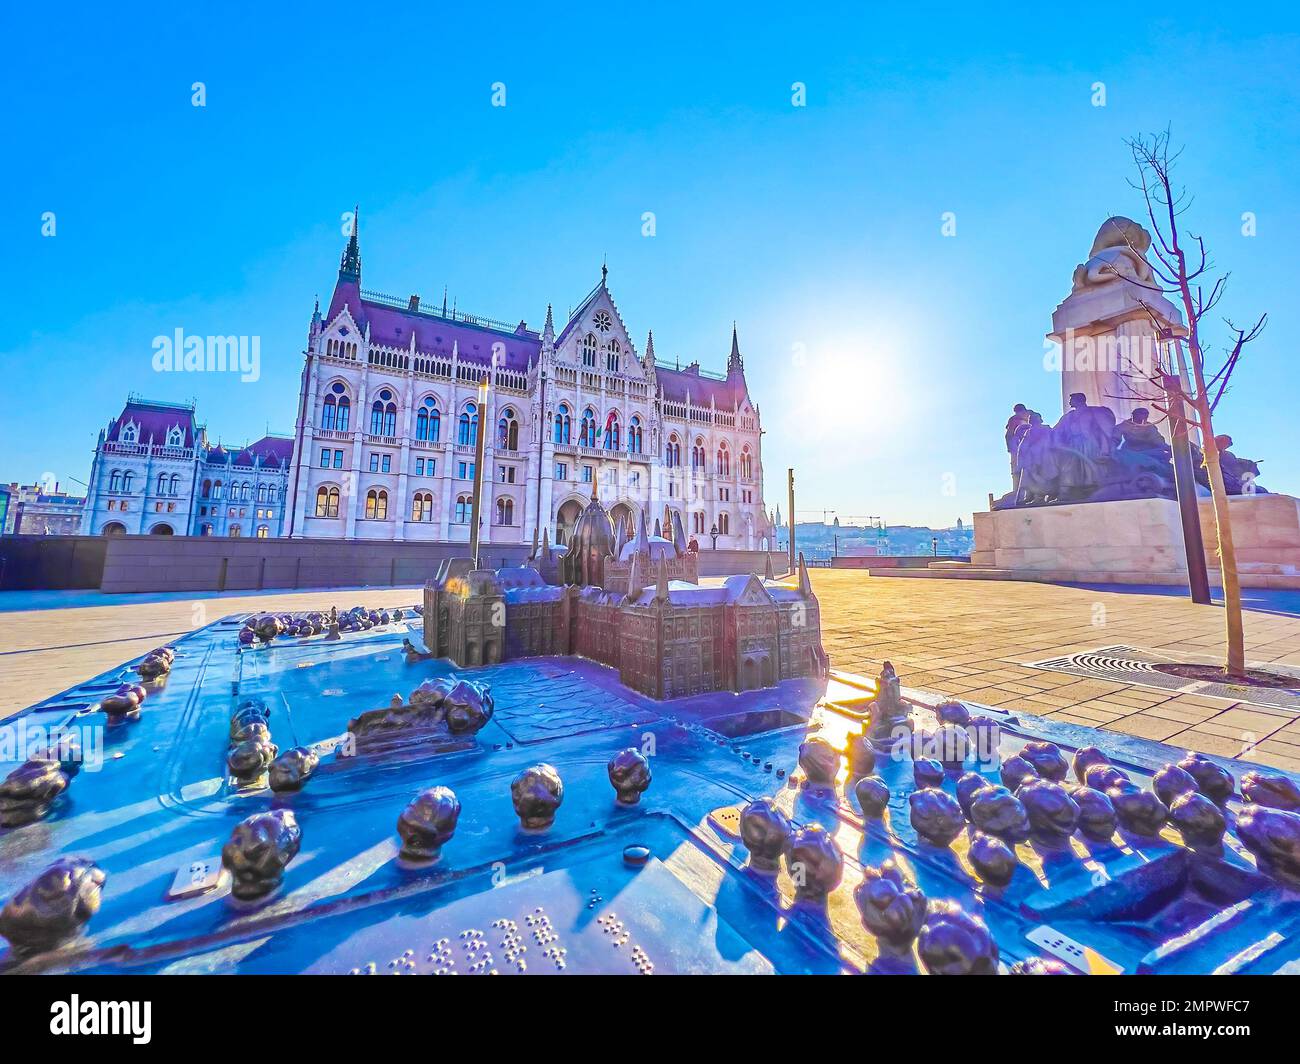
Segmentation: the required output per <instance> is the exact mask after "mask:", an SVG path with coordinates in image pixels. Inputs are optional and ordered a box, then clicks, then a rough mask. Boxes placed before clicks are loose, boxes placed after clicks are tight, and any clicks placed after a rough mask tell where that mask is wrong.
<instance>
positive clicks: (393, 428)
mask: <svg viewBox="0 0 1300 1064" xmlns="http://www.w3.org/2000/svg"><path fill="white" fill-rule="evenodd" d="M370 435H372V436H396V435H397V404H396V403H395V402H393V393H392V392H390V391H389V390H388V389H387V388H385V389H384V390H383V391H382V392H380V393H379V397H378V398H377V399H375V401H374V403H373V404H372V405H371V407H370Z"/></svg>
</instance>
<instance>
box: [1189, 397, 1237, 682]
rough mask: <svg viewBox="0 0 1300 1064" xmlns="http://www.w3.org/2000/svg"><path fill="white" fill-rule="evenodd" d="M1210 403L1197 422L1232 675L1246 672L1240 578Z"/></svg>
mask: <svg viewBox="0 0 1300 1064" xmlns="http://www.w3.org/2000/svg"><path fill="white" fill-rule="evenodd" d="M1198 405H1199V404H1198ZM1208 407H1209V404H1208V403H1205V404H1203V408H1202V409H1201V411H1200V421H1201V424H1202V425H1203V426H1204V428H1205V431H1204V432H1203V433H1202V436H1201V442H1202V450H1203V451H1204V453H1205V471H1206V473H1207V474H1209V478H1210V501H1211V503H1212V504H1213V506H1214V530H1215V535H1216V538H1217V539H1218V544H1219V572H1220V573H1221V574H1222V576H1223V614H1224V623H1225V624H1226V626H1227V645H1226V649H1227V660H1226V661H1225V666H1226V667H1227V670H1228V673H1229V674H1230V675H1232V676H1240V675H1242V674H1243V673H1245V671H1246V636H1245V630H1244V629H1243V627H1242V619H1241V580H1240V578H1239V577H1238V575H1237V548H1236V546H1235V544H1234V543H1233V541H1232V519H1231V516H1230V515H1229V513H1228V489H1227V488H1226V487H1225V486H1224V483H1223V470H1222V469H1220V468H1219V446H1218V444H1217V443H1216V442H1215V440H1214V427H1213V425H1211V423H1210V412H1209V409H1208Z"/></svg>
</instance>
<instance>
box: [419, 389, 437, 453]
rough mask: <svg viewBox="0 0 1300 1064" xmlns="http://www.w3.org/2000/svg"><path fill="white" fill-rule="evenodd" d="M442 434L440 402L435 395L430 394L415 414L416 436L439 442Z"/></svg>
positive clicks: (431, 441)
mask: <svg viewBox="0 0 1300 1064" xmlns="http://www.w3.org/2000/svg"><path fill="white" fill-rule="evenodd" d="M441 435H442V415H440V414H439V413H438V404H437V402H436V401H435V400H434V398H433V396H429V397H428V398H427V399H425V400H424V402H423V403H421V404H420V409H419V411H418V412H417V413H416V415H415V438H416V439H417V440H427V441H428V442H430V443H437V442H438V437H439V436H441Z"/></svg>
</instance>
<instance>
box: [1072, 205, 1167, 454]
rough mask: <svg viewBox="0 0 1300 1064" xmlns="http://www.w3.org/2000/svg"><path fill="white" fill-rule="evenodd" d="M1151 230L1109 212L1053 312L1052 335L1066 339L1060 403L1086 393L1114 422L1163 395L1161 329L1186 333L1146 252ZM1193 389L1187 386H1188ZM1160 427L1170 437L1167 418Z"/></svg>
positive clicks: (1091, 401)
mask: <svg viewBox="0 0 1300 1064" xmlns="http://www.w3.org/2000/svg"><path fill="white" fill-rule="evenodd" d="M1150 247H1151V234H1150V233H1148V232H1147V231H1146V230H1145V229H1143V228H1142V226H1140V225H1138V223H1137V222H1135V221H1133V220H1132V219H1130V218H1123V217H1114V218H1107V219H1106V220H1105V221H1104V222H1103V223H1102V225H1101V228H1100V229H1098V230H1097V236H1096V238H1095V239H1094V240H1093V242H1092V250H1091V251H1090V252H1089V254H1088V260H1087V261H1086V262H1083V263H1080V264H1079V265H1078V266H1076V267H1075V269H1074V278H1073V283H1072V285H1071V288H1070V294H1069V295H1068V296H1066V297H1065V299H1064V300H1062V302H1061V305H1060V306H1058V307H1057V308H1056V310H1055V311H1053V313H1052V331H1051V332H1050V333H1049V334H1048V339H1050V340H1054V341H1055V342H1056V343H1058V344H1060V345H1061V408H1062V412H1066V411H1068V410H1069V409H1070V397H1071V396H1072V395H1076V394H1078V395H1082V396H1083V397H1084V399H1085V400H1086V401H1087V403H1088V405H1089V406H1094V407H1107V408H1109V409H1110V411H1111V412H1112V413H1114V415H1115V421H1116V422H1121V421H1124V420H1125V419H1127V418H1129V417H1130V416H1131V415H1132V413H1133V411H1134V410H1135V409H1136V408H1137V407H1140V406H1145V407H1150V405H1151V403H1152V402H1153V401H1156V400H1159V399H1160V398H1161V395H1160V392H1159V390H1158V389H1157V387H1156V386H1154V385H1152V384H1151V382H1150V380H1149V379H1148V378H1149V377H1150V376H1151V375H1152V372H1151V371H1152V370H1153V369H1154V367H1155V365H1156V362H1157V352H1158V349H1159V343H1160V338H1159V334H1158V332H1157V328H1159V329H1169V330H1173V331H1174V332H1181V331H1182V328H1183V319H1182V315H1181V314H1180V313H1179V310H1178V308H1177V307H1175V306H1174V304H1173V303H1171V302H1170V301H1169V300H1168V299H1166V298H1165V297H1164V296H1163V295H1161V293H1160V292H1159V291H1158V290H1157V289H1158V282H1157V280H1156V278H1155V276H1154V274H1153V273H1152V270H1151V264H1150V263H1149V262H1148V261H1147V259H1146V253H1147V251H1148V249H1149V248H1150ZM1184 387H1186V385H1184ZM1160 431H1161V432H1162V434H1163V435H1165V437H1166V438H1168V435H1169V429H1168V426H1167V423H1164V422H1162V423H1161V427H1160Z"/></svg>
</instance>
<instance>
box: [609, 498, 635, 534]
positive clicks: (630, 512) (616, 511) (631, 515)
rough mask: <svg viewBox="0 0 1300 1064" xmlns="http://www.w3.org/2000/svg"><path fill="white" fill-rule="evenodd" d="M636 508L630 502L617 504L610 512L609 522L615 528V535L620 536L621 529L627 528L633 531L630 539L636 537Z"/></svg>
mask: <svg viewBox="0 0 1300 1064" xmlns="http://www.w3.org/2000/svg"><path fill="white" fill-rule="evenodd" d="M636 513H637V511H636V507H634V506H633V505H632V504H631V503H630V502H616V503H615V504H614V505H613V506H611V507H610V510H609V520H610V523H611V524H613V526H614V535H615V537H617V536H618V530H619V529H620V528H627V529H630V530H631V531H630V532H629V533H628V536H629V538H631V537H633V536H635V535H636V527H637V519H636Z"/></svg>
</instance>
